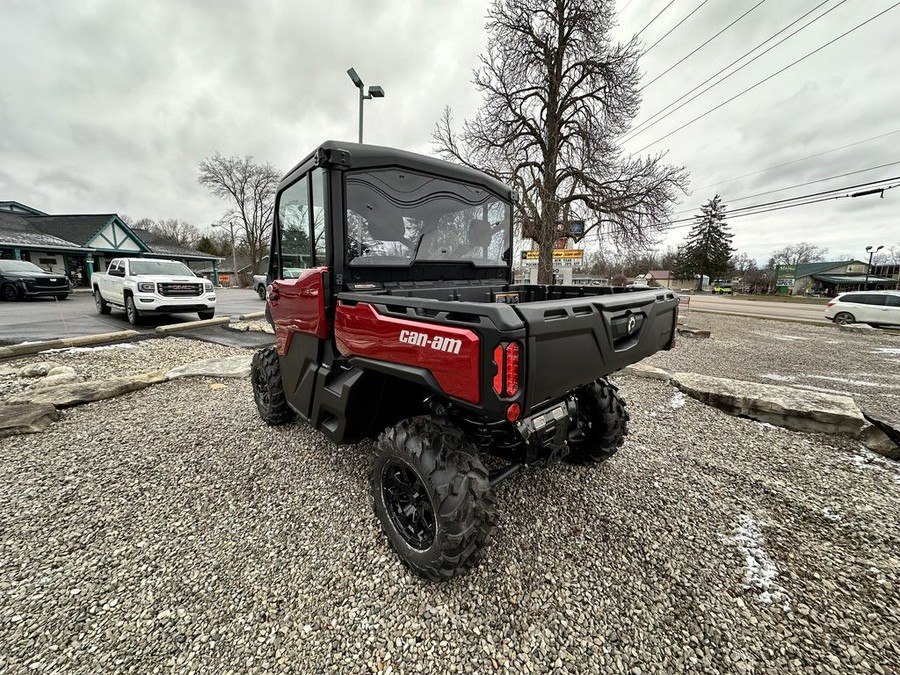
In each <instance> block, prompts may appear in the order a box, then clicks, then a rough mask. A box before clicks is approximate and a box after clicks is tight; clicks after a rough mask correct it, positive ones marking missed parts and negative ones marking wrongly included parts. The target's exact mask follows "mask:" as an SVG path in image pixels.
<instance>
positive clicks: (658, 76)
mask: <svg viewBox="0 0 900 675" xmlns="http://www.w3.org/2000/svg"><path fill="white" fill-rule="evenodd" d="M765 1H766V0H759V2H757V3H756V4H755V5H753V7H751V8H750V9H748V10H747V11H746V12H744V13H743V14H741V15H740V16H739V17H738V18H736V19H735V20H734V21H732V22H731V23H730V24H728V25H727V26H725V28H723V29H722V30H720V31H719V32H718V33H716V34H715V35H713V36H712V37H711V38H709V39H708V40H707V41H706V42H704V43H703V44H702V45H700V46H699V47H697V48H696V49H695V50H694V51H692V52H691V53H690V54H688V55H687V56H683V57H682V58H681V59H680V60H679V61H676V62H675V63H674V64H672V65H671V66H669V67H668V68H666V69H665V70H664V71H663V72H661V73H660V74H659V75H657V76H656V77H654V78H653V79H652V80H650V81H649V82H648V83H647V84H645V85H644V86H643V87H641V88H640V89H638V91H644V89H646V88H647V87H649V86H650V85H651V84H653V83H654V82H656V81H657V80H658V79H659V78H661V77H662V76H663V75H665V74H666V73H668V72H669V71H670V70H672V69H673V68H675V67H677V66H679V65H681V64H682V63H684V62H685V61H686V60H687V59H689V58H690V57H692V56H693V55H694V54H696V53H697V52H699V51H700V50H701V49H703V48H704V47H705V46H706V45H708V44H709V43H710V42H712V41H713V40H715V39H716V38H717V37H719V36H720V35H721V34H722V33H724V32H725V31H726V30H728V29H729V28H731V27H732V26H733V25H734V24H736V23H737V22H738V21H740V20H741V19H743V18H744V17H745V16H747V15H748V14H749V13H750V12H752V11H753V10H754V9H756V8H757V7H759V6H760V5H761V4H763V3H764V2H765Z"/></svg>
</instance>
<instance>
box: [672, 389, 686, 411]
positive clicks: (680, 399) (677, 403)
mask: <svg viewBox="0 0 900 675" xmlns="http://www.w3.org/2000/svg"><path fill="white" fill-rule="evenodd" d="M684 401H685V395H684V392H683V391H676V392H675V393H674V394H672V407H673V408H675V409H676V410H677V409H678V408H683V407H684Z"/></svg>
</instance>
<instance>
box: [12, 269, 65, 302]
mask: <svg viewBox="0 0 900 675" xmlns="http://www.w3.org/2000/svg"><path fill="white" fill-rule="evenodd" d="M69 290H70V286H69V280H68V279H66V275H65V274H53V273H52V272H48V271H46V270H43V269H41V268H40V267H38V266H37V265H35V264H34V263H30V262H28V261H27V260H0V297H2V298H3V299H4V300H7V301H13V300H21V299H23V298H38V297H48V296H49V297H53V298H56V299H57V300H65V299H66V298H68V297H69Z"/></svg>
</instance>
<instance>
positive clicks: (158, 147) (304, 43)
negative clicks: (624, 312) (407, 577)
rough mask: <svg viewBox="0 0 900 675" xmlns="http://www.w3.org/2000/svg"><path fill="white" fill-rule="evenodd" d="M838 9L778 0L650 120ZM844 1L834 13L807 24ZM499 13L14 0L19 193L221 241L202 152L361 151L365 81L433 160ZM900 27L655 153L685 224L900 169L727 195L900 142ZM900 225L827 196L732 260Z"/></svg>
mask: <svg viewBox="0 0 900 675" xmlns="http://www.w3.org/2000/svg"><path fill="white" fill-rule="evenodd" d="M895 1H896V0H848V1H846V2H844V3H843V4H842V5H841V6H838V7H837V8H836V9H835V10H834V11H832V12H831V13H830V14H828V15H827V16H825V17H824V18H823V19H821V20H820V21H817V22H816V23H814V24H812V25H811V26H809V28H807V29H805V30H803V31H802V32H800V33H798V34H797V35H796V36H795V37H793V38H791V39H790V40H788V41H787V42H785V43H784V44H783V45H781V46H780V47H777V48H775V49H774V50H772V51H771V52H770V53H769V54H767V55H765V56H764V57H762V58H760V59H759V60H758V61H756V62H755V63H753V64H752V65H750V66H749V67H747V68H745V69H744V70H743V71H741V72H740V73H738V74H737V75H735V76H734V77H731V78H729V79H727V80H726V81H725V82H723V83H722V84H721V85H720V86H717V87H716V88H715V89H713V90H712V91H710V92H709V93H706V94H704V95H703V96H700V97H699V98H697V99H696V100H695V101H693V102H692V103H691V104H690V105H688V106H686V107H684V108H682V109H681V110H679V111H678V112H676V113H674V114H673V115H671V116H670V117H668V118H667V119H665V120H663V121H662V122H661V123H660V124H658V125H656V126H655V127H653V128H652V129H649V130H647V131H646V132H644V133H641V134H639V135H636V136H635V137H634V138H633V139H629V140H627V141H626V142H625V143H624V148H625V149H626V150H627V151H630V152H638V151H640V149H641V148H642V147H643V146H645V145H647V144H649V143H651V142H652V141H655V140H657V139H658V138H660V137H661V136H663V135H665V134H666V133H668V132H669V131H672V130H673V129H675V128H677V127H678V126H680V125H682V124H684V123H685V122H687V121H689V120H690V119H692V118H693V117H695V116H696V115H699V114H700V113H703V112H705V111H707V110H709V109H710V108H712V107H714V106H715V105H717V104H719V103H721V102H723V101H725V100H727V99H728V98H730V97H731V96H733V95H735V94H736V93H738V92H739V91H741V90H742V89H744V88H746V87H748V86H750V85H752V84H754V83H756V82H758V81H759V80H761V79H763V78H764V77H766V76H767V75H770V74H771V73H773V72H775V71H777V70H778V69H780V68H782V67H784V66H786V65H787V64H789V63H790V62H792V61H794V60H795V59H797V58H800V57H801V56H803V55H804V54H806V53H807V52H809V51H811V50H813V49H815V48H817V47H819V46H820V45H822V44H824V43H826V42H828V41H829V40H830V39H832V38H834V37H837V36H838V35H840V34H841V33H843V32H845V31H846V30H848V29H850V28H852V27H853V26H855V25H856V24H858V23H860V22H862V21H864V20H865V19H867V18H869V17H870V16H874V15H875V14H877V13H878V12H880V11H882V10H884V9H886V8H888V7H890V6H891V5H892V4H894V2H895ZM668 2H669V0H620V2H619V3H618V6H619V18H620V26H619V27H618V29H617V31H616V33H617V37H618V38H620V39H627V38H629V37H630V36H631V35H633V34H635V33H637V32H638V31H640V30H641V29H642V28H644V26H645V25H646V24H647V23H648V22H649V21H650V20H651V19H652V18H653V17H654V16H655V15H656V14H657V13H658V12H659V11H660V10H661V9H663V8H664V7H665V6H666V5H667V4H668ZM701 2H702V0H675V2H674V3H673V4H672V5H671V6H670V7H668V8H666V9H665V10H664V11H663V13H662V15H661V16H659V18H658V19H656V20H655V22H654V23H653V24H652V25H651V26H650V27H649V28H647V29H646V30H645V31H644V33H643V34H642V35H641V39H642V40H643V41H645V43H646V45H647V46H650V45H652V44H653V43H654V42H656V41H657V40H658V39H659V38H660V37H662V36H663V35H664V34H665V33H666V32H667V31H669V30H670V29H672V27H673V26H675V24H676V23H678V21H680V20H681V19H682V18H683V17H685V16H686V15H687V14H688V13H689V12H690V11H691V10H693V9H694V8H695V7H697V6H698V5H699V4H700V3H701ZM758 2H759V0H708V2H707V3H706V4H705V5H704V6H703V7H702V8H700V9H699V11H697V12H696V13H695V14H694V15H693V16H691V18H689V19H688V20H687V21H685V22H684V23H683V24H682V25H681V26H679V27H678V28H677V29H675V30H674V31H673V32H672V33H671V34H670V35H668V36H667V37H666V38H665V39H664V40H663V41H662V42H660V43H659V44H658V45H656V46H655V47H654V48H653V49H652V50H650V52H649V53H648V54H647V55H646V56H645V57H644V59H643V69H644V72H645V73H646V75H647V77H646V79H645V81H646V82H649V81H650V80H651V79H652V78H654V77H656V76H657V75H658V74H659V73H661V72H662V71H664V70H666V69H667V68H668V67H669V66H671V65H672V64H674V63H675V62H676V61H678V60H679V59H681V58H682V57H683V56H685V55H686V54H688V53H689V52H690V51H691V50H693V49H694V48H696V47H697V46H699V45H700V44H701V43H702V42H704V41H705V40H706V39H708V38H709V37H711V36H712V35H713V34H714V33H716V32H717V31H718V30H720V29H721V28H724V27H725V26H726V25H727V24H728V23H729V22H731V21H732V20H733V19H735V18H737V17H738V16H740V15H741V14H743V13H744V12H745V11H747V10H748V9H750V8H751V7H753V6H754V5H756V4H757V3H758ZM820 2H821V0H803V1H800V0H765V1H764V2H763V3H762V4H761V5H760V6H759V7H757V8H756V9H754V10H753V11H752V12H750V14H748V15H747V17H746V18H744V19H742V20H741V21H740V22H739V23H738V24H736V25H735V26H734V27H733V28H731V29H729V30H728V31H726V32H725V33H723V34H722V35H721V36H720V37H718V38H716V39H715V40H714V41H712V42H711V43H710V44H709V45H707V46H706V47H704V48H703V49H702V50H700V51H699V52H698V53H697V54H695V55H694V56H692V57H690V58H688V59H687V60H686V61H684V63H682V64H681V65H679V66H678V67H676V68H675V69H673V70H672V71H671V72H669V73H667V74H666V75H664V76H663V77H661V78H660V79H659V80H658V81H656V82H654V83H653V84H650V85H649V86H647V88H646V90H645V91H644V103H643V106H642V112H641V115H639V116H638V118H637V119H636V123H639V122H641V121H642V120H643V119H644V118H645V117H649V116H650V115H651V114H652V113H654V112H656V111H657V110H658V109H660V108H662V107H664V106H666V105H667V104H668V103H670V102H671V101H673V100H675V99H677V98H678V97H679V96H680V95H681V94H683V93H685V92H686V91H688V90H689V89H691V88H692V87H694V86H695V85H696V84H699V83H700V82H702V81H703V80H705V79H706V78H707V77H709V76H710V75H712V74H713V73H715V72H716V71H717V70H719V69H720V68H721V67H723V66H725V65H726V64H728V63H729V62H730V61H732V60H733V59H735V58H737V57H738V56H740V55H741V54H743V53H744V52H745V51H747V50H749V49H751V48H752V47H754V46H756V45H757V44H758V43H759V42H761V41H763V40H765V39H766V38H768V37H769V36H770V35H772V34H773V33H775V32H776V31H778V30H780V29H782V28H783V27H784V26H786V25H787V24H789V23H791V22H792V21H793V20H794V19H796V18H798V17H799V16H800V15H801V14H803V13H805V12H806V11H808V10H810V9H812V8H813V7H815V6H816V5H818V4H819V3H820ZM840 2H841V0H827V2H826V3H825V4H824V5H823V6H822V8H821V9H820V10H818V11H817V12H815V13H813V14H811V15H810V16H809V17H808V19H807V21H808V20H809V19H811V18H813V17H815V16H817V15H818V14H820V13H822V12H824V11H825V10H826V9H828V8H830V7H834V6H837V5H839V4H840ZM487 7H488V3H487V2H484V1H481V0H456V1H453V2H450V1H449V0H447V1H441V0H397V1H394V2H388V1H385V0H381V1H379V2H369V1H367V0H356V1H355V2H351V1H349V0H332V1H331V2H328V3H321V2H312V1H309V0H290V1H288V0H284V1H281V0H270V1H268V2H254V3H248V2H243V1H242V2H238V1H236V0H215V1H212V0H210V1H200V0H193V1H192V2H183V1H177V2H176V1H164V0H155V1H154V2H146V1H144V0H141V1H140V2H132V1H125V0H86V1H83V2H69V1H68V0H58V1H56V2H51V1H49V0H48V1H45V2H36V1H34V0H2V1H0V25H2V26H3V27H4V31H3V37H2V39H0V81H2V82H3V83H4V91H3V95H2V98H0V200H4V199H11V200H15V201H19V202H22V203H25V204H28V205H30V206H33V207H35V208H38V209H40V210H42V211H46V212H48V213H109V212H116V213H119V214H127V215H128V216H130V217H132V218H134V219H138V218H143V217H147V218H153V219H163V218H179V219H182V220H186V221H188V222H191V223H193V224H195V225H197V226H198V227H201V228H203V227H206V226H208V224H209V223H212V222H214V221H216V220H217V219H218V218H219V217H220V216H221V215H222V213H223V212H224V211H225V209H226V205H225V204H224V203H222V202H220V201H218V200H216V199H213V198H212V197H209V196H208V195H207V194H206V193H205V191H204V190H203V189H202V188H201V187H200V186H199V185H198V184H197V167H198V164H199V162H200V161H201V160H202V159H204V158H205V157H207V156H209V155H211V154H213V153H214V152H216V151H218V152H221V153H222V154H225V155H253V156H254V157H255V158H256V159H257V160H260V161H268V162H271V163H272V164H274V165H275V166H276V167H277V168H278V169H279V170H282V171H286V170H287V169H289V168H290V167H291V166H292V165H293V164H294V163H295V162H296V161H297V160H299V159H300V158H302V157H303V156H304V155H305V154H307V153H308V152H309V151H310V150H312V149H313V148H314V147H315V146H316V145H317V144H318V143H320V142H321V141H323V140H326V139H330V138H334V139H346V140H355V138H356V132H357V128H356V124H357V98H356V97H357V92H356V89H355V88H354V86H353V84H352V83H351V81H350V79H349V78H348V77H347V75H346V70H347V68H349V67H350V66H355V68H356V70H357V71H358V72H359V74H360V75H361V77H362V78H363V80H364V81H365V82H366V84H367V85H372V84H379V85H381V86H382V87H384V90H385V92H386V97H385V98H384V99H380V100H373V101H368V102H366V112H365V128H366V132H365V140H366V142H370V143H376V144H381V145H391V146H397V147H401V148H405V149H408V150H413V151H419V152H426V153H427V152H429V151H430V149H431V143H430V136H431V132H432V130H433V128H434V124H435V121H436V120H437V119H438V117H439V116H440V113H441V110H442V109H443V107H444V106H445V105H448V104H449V105H451V106H452V107H453V112H454V117H455V118H456V119H457V120H462V119H464V118H465V117H467V116H471V115H472V114H473V113H474V111H475V110H476V109H477V107H478V105H479V101H480V97H479V95H478V93H477V92H476V91H475V90H474V88H473V87H472V85H471V79H472V69H473V68H474V67H475V66H476V64H477V55H478V54H479V52H481V51H482V50H483V49H484V47H485V44H486V35H485V32H484V17H485V13H486V11H487ZM803 23H805V21H804V22H803ZM800 25H802V23H801V24H798V25H797V26H795V27H794V28H793V29H791V30H794V29H796V28H797V27H799V26H800ZM898 28H900V7H898V8H897V9H895V10H892V11H890V12H888V13H887V14H885V15H884V16H883V17H882V18H880V19H878V20H876V21H873V22H872V23H869V24H868V25H866V26H864V27H862V28H860V29H859V30H857V31H855V32H854V33H851V34H850V35H848V36H847V37H845V38H843V39H841V40H839V41H837V42H836V43H835V44H833V45H831V46H830V47H827V48H825V49H823V50H822V51H821V52H819V53H817V54H815V55H814V56H811V57H810V58H808V59H806V60H805V61H804V62H802V63H800V64H799V65H797V66H794V67H793V68H791V69H790V70H788V71H786V72H784V73H783V74H781V75H778V76H777V77H775V78H773V79H772V80H771V81H769V82H767V83H765V84H763V85H761V86H759V87H757V88H756V89H754V90H753V91H751V92H749V93H747V94H745V95H743V96H741V97H740V98H738V99H736V100H735V101H733V102H731V103H729V104H727V105H726V106H724V107H723V108H721V109H720V110H718V111H716V112H713V113H712V114H710V115H708V116H706V117H705V118H703V119H702V120H701V121H699V122H697V123H695V124H693V125H691V126H688V127H687V128H685V129H683V130H681V131H678V132H677V133H675V134H673V135H672V136H671V137H669V138H667V139H665V140H663V141H661V142H659V143H655V144H653V145H652V146H651V147H650V148H649V149H647V150H644V151H643V152H644V153H649V152H661V151H667V152H668V155H667V159H668V160H669V161H671V162H672V163H676V164H680V165H684V166H685V167H686V168H687V169H688V170H689V171H690V174H691V184H692V192H693V193H692V194H690V195H686V196H685V197H684V198H683V200H682V202H683V203H682V205H680V206H677V207H675V209H674V210H675V211H681V210H683V209H691V208H693V207H696V206H698V205H699V204H701V203H702V202H703V201H705V200H706V199H707V198H709V197H711V196H712V195H713V194H714V193H715V192H716V191H718V192H720V193H721V194H722V195H723V196H724V198H725V201H726V202H728V201H729V200H738V199H740V198H741V197H745V196H749V195H754V194H757V193H760V192H767V191H769V190H774V189H776V188H780V187H784V186H788V185H794V184H797V183H805V182H808V181H813V180H817V179H819V178H824V177H828V176H834V175H836V174H843V173H847V172H850V171H857V170H860V169H866V168H869V167H873V166H877V165H881V164H888V163H891V162H900V133H897V134H894V135H891V136H886V137H884V138H881V139H879V140H876V141H872V142H867V143H863V144H859V145H856V146H854V147H852V148H847V149H845V150H841V151H838V152H833V153H829V154H826V155H823V156H821V157H818V158H816V159H814V160H809V161H804V162H801V163H795V164H791V165H790V166H786V167H783V168H780V169H776V170H772V171H767V172H764V173H759V174H756V175H754V176H750V177H747V178H743V179H740V180H735V181H731V182H728V183H724V184H721V185H714V184H717V183H720V182H721V181H725V180H728V179H731V178H734V177H736V176H740V175H742V174H746V173H750V172H754V171H758V170H761V169H766V168H768V167H771V166H774V165H777V164H781V163H784V162H789V161H792V160H795V159H799V158H801V157H804V156H807V155H811V154H815V153H819V152H823V151H826V150H830V149H832V148H835V147H838V146H841V145H846V144H849V143H853V142H855V141H860V140H862V139H865V138H869V137H873V136H877V135H879V134H886V133H889V132H892V131H895V130H900V115H898V114H897V113H898V105H897V102H898V101H900V76H898V74H897V70H896V67H897V64H898V63H900V47H898V45H897V35H898ZM785 34H787V33H784V34H782V37H783V35H785ZM770 44H771V43H770ZM891 176H900V164H897V165H895V166H892V167H886V168H883V169H879V170H875V171H869V172H866V173H859V174H856V175H853V176H848V177H845V178H839V179H835V180H832V181H828V182H821V183H816V184H814V185H811V186H807V187H803V188H798V189H795V190H792V191H786V192H777V193H773V194H767V195H765V196H761V197H758V198H755V199H750V200H744V201H740V202H738V201H735V203H734V207H738V206H745V205H749V204H753V203H757V202H764V201H773V200H776V199H782V198H785V197H789V196H794V195H797V194H805V193H808V192H814V191H819V190H826V189H829V188H832V187H840V186H845V185H851V184H855V183H862V182H866V181H870V180H876V179H880V178H886V177H891ZM898 182H900V181H898ZM690 213H691V211H688V212H687V213H685V214H681V215H680V216H678V217H684V216H686V215H690ZM898 215H900V188H898V189H896V190H893V191H889V192H887V193H885V198H884V199H879V198H878V197H877V196H876V197H866V198H859V199H852V200H851V199H847V200H838V201H832V202H825V203H822V204H817V205H813V206H807V207H801V208H796V209H790V210H785V211H778V212H775V213H771V214H765V215H760V216H752V217H745V218H736V219H734V220H733V221H732V223H731V224H732V228H733V230H734V233H735V238H734V244H735V246H736V247H737V248H738V249H739V250H740V251H742V252H746V253H748V254H750V255H751V256H753V257H755V258H758V259H760V260H763V259H765V258H766V257H767V256H768V254H769V252H771V251H772V250H773V249H774V248H778V247H783V246H786V245H789V244H792V243H796V242H799V241H811V242H814V243H817V244H819V245H821V246H826V247H828V249H829V251H830V253H831V254H832V255H837V254H842V253H847V254H851V255H852V256H853V257H860V256H863V255H865V251H864V248H865V246H866V245H868V244H885V245H891V244H900V219H898ZM686 232H687V230H685V229H676V230H673V231H671V232H670V233H669V234H668V236H667V237H666V239H665V243H670V244H673V245H675V244H677V243H679V242H680V241H681V240H682V239H683V237H684V235H685V234H686Z"/></svg>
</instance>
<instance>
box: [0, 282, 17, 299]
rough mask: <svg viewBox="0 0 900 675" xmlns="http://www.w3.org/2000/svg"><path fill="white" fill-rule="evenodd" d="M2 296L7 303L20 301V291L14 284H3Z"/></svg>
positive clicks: (0, 291) (0, 292) (0, 290)
mask: <svg viewBox="0 0 900 675" xmlns="http://www.w3.org/2000/svg"><path fill="white" fill-rule="evenodd" d="M0 295H2V296H3V299H4V300H6V301H7V302H15V301H16V300H18V299H19V289H18V288H16V287H15V286H14V285H13V284H3V288H0Z"/></svg>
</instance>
